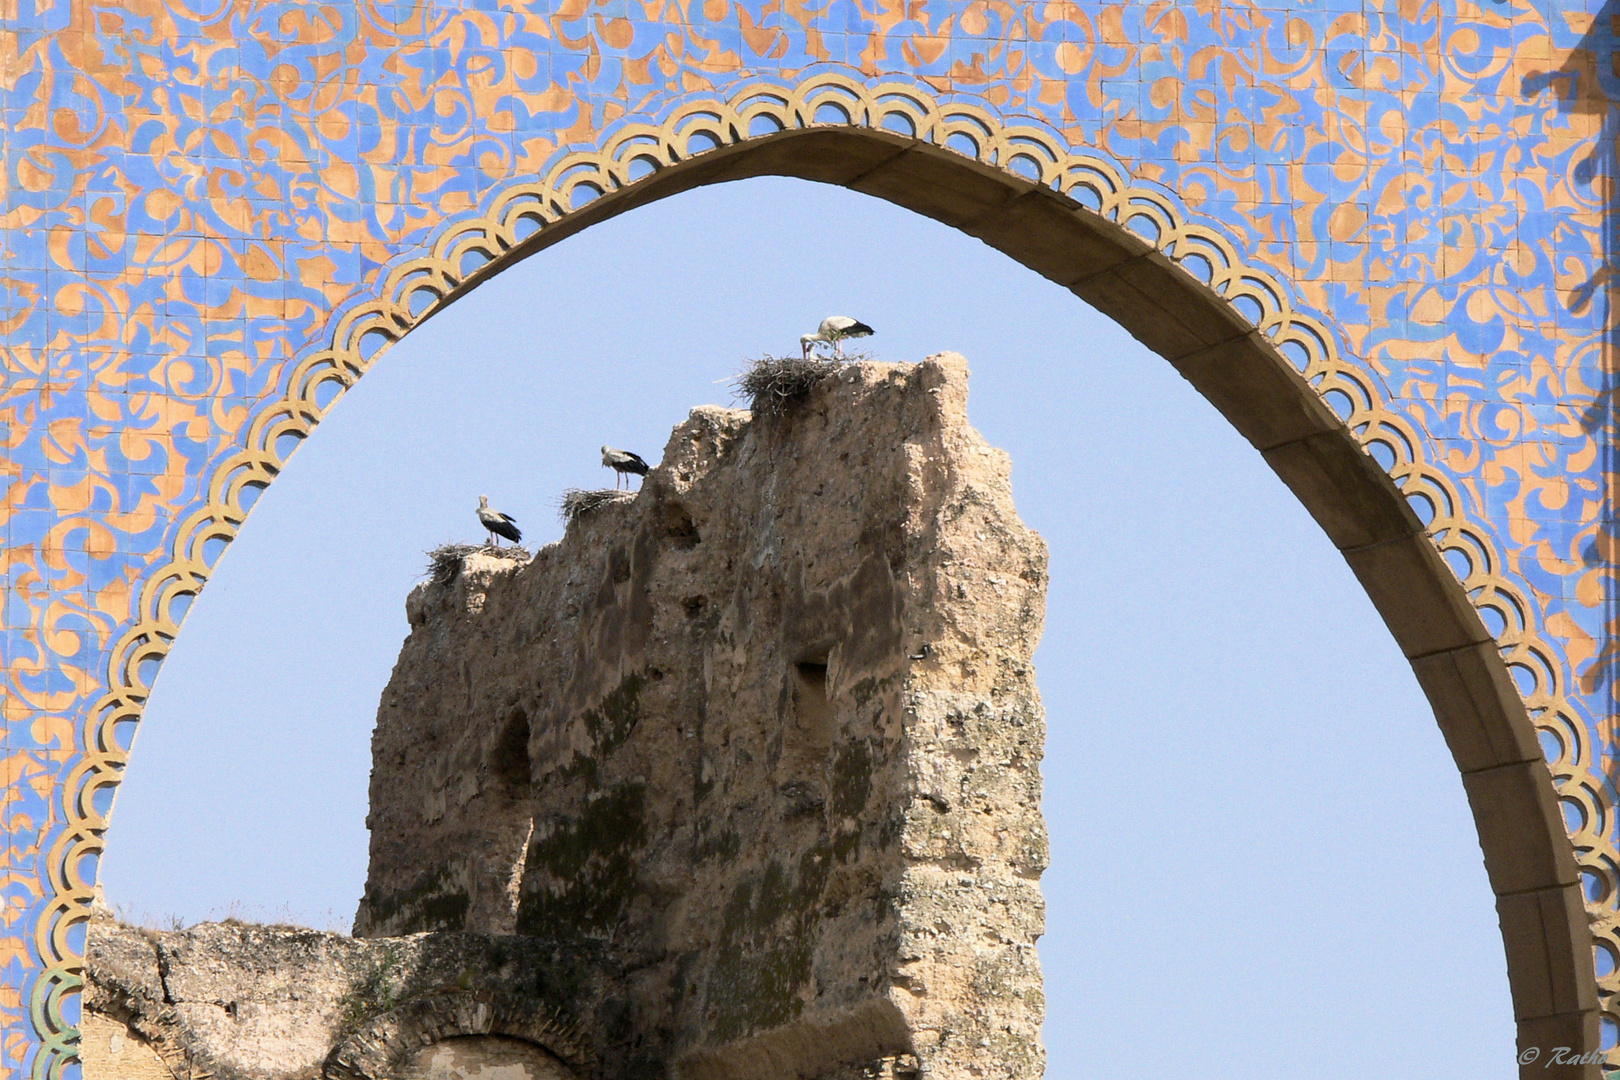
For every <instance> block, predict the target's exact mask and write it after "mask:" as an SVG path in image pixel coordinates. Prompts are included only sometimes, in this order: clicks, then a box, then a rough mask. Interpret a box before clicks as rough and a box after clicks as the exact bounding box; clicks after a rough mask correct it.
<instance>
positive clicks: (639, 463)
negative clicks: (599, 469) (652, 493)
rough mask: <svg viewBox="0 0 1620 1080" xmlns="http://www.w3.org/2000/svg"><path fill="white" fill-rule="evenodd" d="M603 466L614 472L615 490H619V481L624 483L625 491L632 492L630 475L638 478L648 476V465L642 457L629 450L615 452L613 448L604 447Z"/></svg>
mask: <svg viewBox="0 0 1620 1080" xmlns="http://www.w3.org/2000/svg"><path fill="white" fill-rule="evenodd" d="M602 464H603V466H605V467H606V468H609V469H612V470H613V490H614V491H617V490H619V481H620V480H623V481H624V489H625V490H626V491H629V490H630V477H629V475H628V474H629V473H635V474H636V475H637V476H646V475H647V463H646V462H645V461H643V460H641V455H639V454H632V453H631V452H630V451H628V450H615V449H613V447H611V446H604V447H602Z"/></svg>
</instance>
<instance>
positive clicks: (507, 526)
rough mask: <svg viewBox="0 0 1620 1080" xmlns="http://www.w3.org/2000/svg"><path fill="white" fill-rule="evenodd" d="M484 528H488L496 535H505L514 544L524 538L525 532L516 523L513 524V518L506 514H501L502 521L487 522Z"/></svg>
mask: <svg viewBox="0 0 1620 1080" xmlns="http://www.w3.org/2000/svg"><path fill="white" fill-rule="evenodd" d="M484 528H486V529H488V530H489V531H490V532H492V533H494V534H495V535H496V536H504V537H505V538H506V539H508V540H510V541H512V543H514V544H515V543H517V542H518V541H520V540H522V539H523V533H522V532H521V531H520V530H519V529H518V527H517V526H516V525H514V524H512V519H511V518H509V517H507V516H506V515H505V514H502V515H501V520H500V521H497V522H494V523H493V524H491V523H490V522H485V523H484Z"/></svg>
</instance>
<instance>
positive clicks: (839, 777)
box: [832, 742, 872, 821]
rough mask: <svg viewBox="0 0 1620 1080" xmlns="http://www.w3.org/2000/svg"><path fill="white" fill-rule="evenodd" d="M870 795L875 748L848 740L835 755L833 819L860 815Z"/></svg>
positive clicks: (837, 819)
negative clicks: (873, 750)
mask: <svg viewBox="0 0 1620 1080" xmlns="http://www.w3.org/2000/svg"><path fill="white" fill-rule="evenodd" d="M871 796H872V748H871V747H870V746H868V745H867V744H866V743H864V742H851V743H846V744H844V745H843V746H841V747H840V748H839V750H838V753H837V755H836V756H835V757H834V758H833V769H832V816H833V820H834V821H839V820H842V819H843V818H852V817H858V816H859V815H860V813H861V811H862V810H864V809H866V802H867V800H868V799H869V798H871Z"/></svg>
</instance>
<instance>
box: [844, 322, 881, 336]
mask: <svg viewBox="0 0 1620 1080" xmlns="http://www.w3.org/2000/svg"><path fill="white" fill-rule="evenodd" d="M875 333H877V331H876V330H873V329H872V328H871V327H870V326H867V325H866V324H865V323H863V322H860V321H859V320H857V321H856V323H855V325H854V326H851V327H848V328H847V329H845V330H844V336H845V337H869V336H870V335H872V334H875Z"/></svg>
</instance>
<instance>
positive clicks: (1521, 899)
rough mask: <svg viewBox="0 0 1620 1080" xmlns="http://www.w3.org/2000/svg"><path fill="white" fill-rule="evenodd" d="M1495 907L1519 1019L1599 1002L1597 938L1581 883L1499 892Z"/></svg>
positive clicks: (1576, 1010)
mask: <svg viewBox="0 0 1620 1080" xmlns="http://www.w3.org/2000/svg"><path fill="white" fill-rule="evenodd" d="M1496 913H1497V917H1498V918H1499V919H1500V921H1501V925H1502V941H1503V943H1504V944H1505V945H1506V947H1507V957H1508V967H1509V969H1510V970H1512V971H1514V972H1515V973H1516V976H1515V978H1514V979H1513V981H1512V991H1513V1015H1514V1018H1515V1019H1517V1020H1521V1021H1522V1020H1536V1019H1543V1018H1546V1017H1552V1016H1558V1015H1563V1014H1569V1013H1579V1012H1584V1011H1586V1010H1588V1009H1595V1008H1596V1007H1597V981H1596V978H1595V976H1594V974H1593V969H1592V945H1591V941H1592V938H1591V932H1590V931H1589V930H1588V929H1587V922H1586V909H1585V907H1584V906H1583V905H1582V904H1581V893H1580V889H1579V888H1578V887H1577V886H1575V885H1556V886H1551V887H1549V888H1545V889H1536V890H1534V891H1531V892H1522V893H1513V894H1511V895H1508V896H1498V897H1497V899H1496ZM1572 942H1573V943H1574V944H1573V945H1572Z"/></svg>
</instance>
